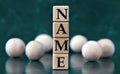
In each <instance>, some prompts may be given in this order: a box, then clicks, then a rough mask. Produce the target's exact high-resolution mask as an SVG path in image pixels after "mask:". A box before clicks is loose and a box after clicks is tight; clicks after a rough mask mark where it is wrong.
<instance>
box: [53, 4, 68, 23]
mask: <svg viewBox="0 0 120 74" xmlns="http://www.w3.org/2000/svg"><path fill="white" fill-rule="evenodd" d="M53 21H69V6H53Z"/></svg>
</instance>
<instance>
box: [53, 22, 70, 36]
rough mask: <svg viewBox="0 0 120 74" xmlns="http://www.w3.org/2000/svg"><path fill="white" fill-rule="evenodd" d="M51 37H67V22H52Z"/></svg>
mask: <svg viewBox="0 0 120 74" xmlns="http://www.w3.org/2000/svg"><path fill="white" fill-rule="evenodd" d="M53 37H69V24H68V22H53Z"/></svg>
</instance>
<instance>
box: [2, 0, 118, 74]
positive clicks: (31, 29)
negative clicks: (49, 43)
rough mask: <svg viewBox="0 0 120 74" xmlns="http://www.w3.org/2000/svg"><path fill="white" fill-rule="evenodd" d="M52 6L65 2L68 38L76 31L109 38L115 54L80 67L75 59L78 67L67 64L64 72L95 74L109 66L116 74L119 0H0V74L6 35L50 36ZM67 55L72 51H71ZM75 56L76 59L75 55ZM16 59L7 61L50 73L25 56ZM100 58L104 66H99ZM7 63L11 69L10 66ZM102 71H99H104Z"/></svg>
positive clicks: (38, 71) (88, 36)
mask: <svg viewBox="0 0 120 74" xmlns="http://www.w3.org/2000/svg"><path fill="white" fill-rule="evenodd" d="M53 5H69V8H70V38H71V37H72V36H74V35H76V34H82V35H85V36H86V37H87V38H88V39H89V40H98V39H100V38H110V39H111V40H113V42H114V43H115V46H116V52H115V55H114V56H113V57H111V58H109V59H107V60H100V61H98V62H97V63H91V62H90V63H89V62H88V63H85V64H84V65H83V67H82V68H81V67H80V66H81V65H80V62H81V61H79V60H77V59H76V60H77V61H78V64H77V66H78V65H79V66H78V67H75V69H74V68H72V67H70V68H71V69H70V70H69V71H68V73H70V74H73V73H74V74H81V73H83V74H86V73H85V72H86V70H87V71H88V72H89V73H88V74H90V73H91V74H93V72H94V74H96V72H99V71H100V72H101V71H104V72H106V71H107V70H106V69H108V68H109V67H110V68H112V69H110V71H111V72H112V73H114V74H119V73H120V71H119V70H120V60H119V57H120V42H119V41H120V35H119V34H120V0H0V74H4V73H7V70H6V63H7V62H9V59H10V58H9V57H8V56H7V55H6V53H5V50H4V49H5V43H6V41H7V40H8V39H9V38H12V37H19V38H21V39H23V40H24V41H25V43H28V42H29V41H30V40H33V39H34V38H35V37H36V36H37V35H38V34H41V33H47V34H49V35H51V36H52V6H53ZM70 54H72V52H71V51H70ZM77 58H78V59H80V58H79V57H78V56H77ZM7 60H8V61H7ZM19 60H20V59H18V60H12V62H10V63H14V62H15V61H17V62H16V63H18V65H19V63H20V64H21V67H23V70H22V71H23V72H22V73H26V68H27V65H32V66H30V68H32V67H34V68H33V70H34V71H33V72H35V73H38V74H40V73H41V72H40V71H42V73H45V74H49V73H52V70H51V69H50V68H49V69H48V70H47V71H46V70H45V69H41V68H43V67H44V65H43V64H41V63H39V62H32V63H30V62H29V60H28V59H27V58H26V56H25V55H23V56H22V57H21V60H20V61H19ZM10 61H11V60H10ZM74 61H75V60H74ZM101 61H102V62H103V63H102V64H103V65H108V67H107V66H105V67H106V68H103V67H101V65H102V64H101ZM8 65H9V64H8ZM39 65H40V66H39ZM109 65H110V66H109ZM11 66H12V67H13V70H14V65H11ZM11 66H10V67H11ZM70 66H71V64H70ZM8 67H9V66H8ZM101 68H102V69H101ZM11 69H12V68H11ZM39 69H40V70H39ZM28 70H29V67H28ZM104 72H102V73H100V74H107V73H104ZM29 74H30V73H29ZM108 74H109V73H108Z"/></svg>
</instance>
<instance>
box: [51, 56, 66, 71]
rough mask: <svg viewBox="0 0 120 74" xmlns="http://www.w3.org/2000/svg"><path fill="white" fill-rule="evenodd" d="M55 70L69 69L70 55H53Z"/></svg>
mask: <svg viewBox="0 0 120 74" xmlns="http://www.w3.org/2000/svg"><path fill="white" fill-rule="evenodd" d="M53 69H68V54H53Z"/></svg>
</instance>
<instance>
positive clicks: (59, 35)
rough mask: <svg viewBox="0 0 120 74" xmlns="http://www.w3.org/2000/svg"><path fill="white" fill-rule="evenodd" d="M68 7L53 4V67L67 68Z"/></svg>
mask: <svg viewBox="0 0 120 74" xmlns="http://www.w3.org/2000/svg"><path fill="white" fill-rule="evenodd" d="M68 59H69V7H68V6H53V69H68V67H69V66H68Z"/></svg>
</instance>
